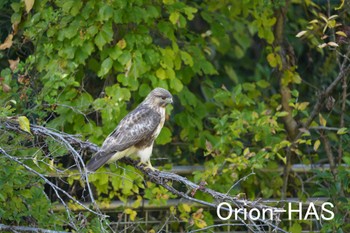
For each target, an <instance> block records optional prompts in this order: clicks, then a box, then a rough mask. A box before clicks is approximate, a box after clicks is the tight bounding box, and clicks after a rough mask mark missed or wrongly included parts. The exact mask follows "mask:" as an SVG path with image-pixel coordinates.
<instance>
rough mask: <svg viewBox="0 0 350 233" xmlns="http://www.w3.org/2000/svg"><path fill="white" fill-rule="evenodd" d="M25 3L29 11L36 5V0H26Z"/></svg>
mask: <svg viewBox="0 0 350 233" xmlns="http://www.w3.org/2000/svg"><path fill="white" fill-rule="evenodd" d="M24 4H25V5H26V11H27V13H29V11H30V10H31V9H32V8H33V6H34V0H24Z"/></svg>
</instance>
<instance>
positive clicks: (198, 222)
mask: <svg viewBox="0 0 350 233" xmlns="http://www.w3.org/2000/svg"><path fill="white" fill-rule="evenodd" d="M194 223H195V224H196V226H197V227H198V228H204V227H206V226H207V223H206V222H205V221H204V220H203V219H196V220H195V221H194Z"/></svg>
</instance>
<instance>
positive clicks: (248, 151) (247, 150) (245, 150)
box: [243, 147, 250, 156]
mask: <svg viewBox="0 0 350 233" xmlns="http://www.w3.org/2000/svg"><path fill="white" fill-rule="evenodd" d="M249 153H250V150H249V147H247V148H245V149H244V151H243V155H244V156H246V155H248V154H249Z"/></svg>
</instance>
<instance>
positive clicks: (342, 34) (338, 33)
mask: <svg viewBox="0 0 350 233" xmlns="http://www.w3.org/2000/svg"><path fill="white" fill-rule="evenodd" d="M335 34H337V35H338V36H343V37H348V36H347V35H346V34H345V32H343V31H337V32H335Z"/></svg>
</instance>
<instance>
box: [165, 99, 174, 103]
mask: <svg viewBox="0 0 350 233" xmlns="http://www.w3.org/2000/svg"><path fill="white" fill-rule="evenodd" d="M165 102H166V103H167V104H172V103H173V98H171V97H169V98H166V100H165Z"/></svg>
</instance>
